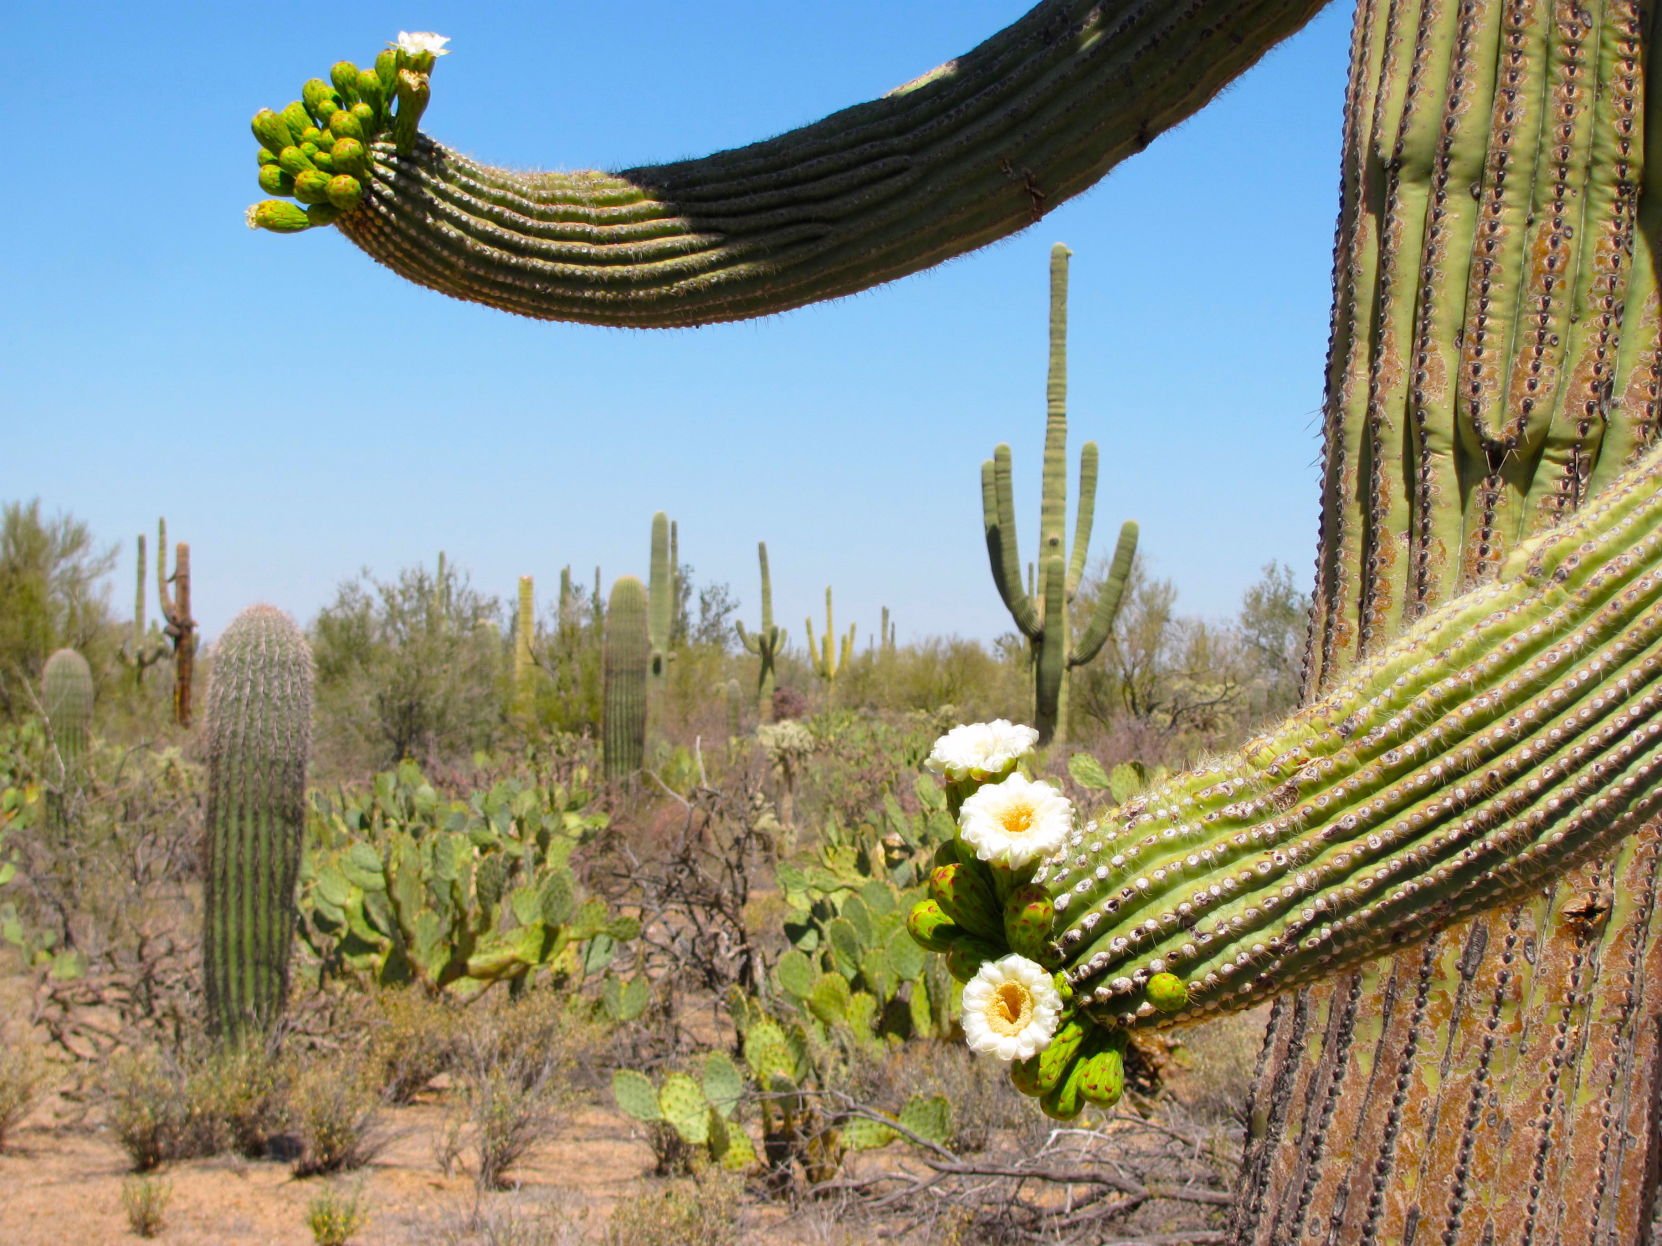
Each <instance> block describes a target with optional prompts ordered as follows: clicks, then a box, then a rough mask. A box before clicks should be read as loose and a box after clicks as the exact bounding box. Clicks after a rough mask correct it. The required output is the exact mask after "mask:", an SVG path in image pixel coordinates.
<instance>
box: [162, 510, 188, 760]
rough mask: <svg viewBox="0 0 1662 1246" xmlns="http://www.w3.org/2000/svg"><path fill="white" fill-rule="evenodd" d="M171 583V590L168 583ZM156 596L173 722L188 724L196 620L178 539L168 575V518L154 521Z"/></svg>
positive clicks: (184, 551)
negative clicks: (167, 651)
mask: <svg viewBox="0 0 1662 1246" xmlns="http://www.w3.org/2000/svg"><path fill="white" fill-rule="evenodd" d="M170 584H171V585H172V586H173V588H172V591H171V592H170V591H169V590H168V585H170ZM156 596H157V597H158V598H159V599H160V601H161V606H162V616H163V617H164V618H166V619H167V627H166V628H165V629H164V634H165V635H166V636H167V638H168V639H169V640H170V641H172V642H173V721H174V722H176V723H178V724H179V725H180V726H181V727H188V726H190V682H191V676H192V675H193V674H194V673H195V670H196V620H195V619H194V618H192V617H191V613H190V546H188V545H186V544H185V543H184V542H183V541H180V542H179V544H178V546H177V547H175V549H174V552H173V574H172V575H171V576H170V575H168V574H167V520H166V519H158V520H157V521H156Z"/></svg>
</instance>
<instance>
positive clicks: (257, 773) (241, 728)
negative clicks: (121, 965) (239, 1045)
mask: <svg viewBox="0 0 1662 1246" xmlns="http://www.w3.org/2000/svg"><path fill="white" fill-rule="evenodd" d="M207 718H208V722H207V735H208V813H207V853H206V862H207V878H206V882H205V886H204V894H205V901H206V904H205V907H206V914H205V927H204V937H203V969H204V974H205V976H206V985H207V991H206V994H207V1000H208V1016H209V1021H210V1024H211V1026H212V1028H213V1030H214V1032H215V1033H216V1034H217V1035H219V1036H220V1038H222V1039H224V1040H227V1041H237V1040H240V1039H241V1038H243V1037H245V1036H247V1035H251V1034H257V1033H260V1032H263V1031H266V1030H269V1029H270V1028H271V1026H272V1025H273V1024H274V1023H275V1022H276V1020H277V1018H278V1017H279V1016H280V1015H281V1013H282V1010H283V1001H284V998H285V996H286V995H287V993H288V967H289V955H290V950H291V947H292V944H293V941H294V924H295V910H294V885H295V878H296V875H297V873H298V871H299V866H300V845H301V835H302V831H303V829H304V826H305V818H306V762H307V758H308V754H309V752H310V747H311V723H312V658H311V651H310V650H309V649H308V648H307V646H306V640H305V637H304V636H302V635H301V634H300V629H299V628H298V627H296V626H295V625H294V621H293V620H292V619H290V618H289V617H288V615H286V614H284V613H283V612H282V611H281V610H278V609H275V608H274V607H272V606H251V607H249V608H248V609H247V610H244V611H243V612H242V613H241V614H239V615H238V616H237V617H236V618H235V619H234V620H232V622H231V625H230V626H229V627H227V628H226V629H225V634H224V635H223V636H222V637H221V638H220V641H219V644H218V645H217V646H215V650H214V668H213V678H212V680H211V682H210V684H209V687H208V714H207Z"/></svg>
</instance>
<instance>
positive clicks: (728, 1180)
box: [601, 1169, 743, 1246]
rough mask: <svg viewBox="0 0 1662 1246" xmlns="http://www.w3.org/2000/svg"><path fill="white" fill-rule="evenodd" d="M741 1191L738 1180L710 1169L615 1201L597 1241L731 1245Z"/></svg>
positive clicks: (619, 1245) (635, 1245)
mask: <svg viewBox="0 0 1662 1246" xmlns="http://www.w3.org/2000/svg"><path fill="white" fill-rule="evenodd" d="M742 1188H743V1183H742V1181H741V1180H740V1179H739V1178H737V1177H735V1176H733V1175H732V1174H729V1173H724V1172H721V1171H720V1170H719V1169H709V1170H706V1171H705V1172H704V1173H702V1174H701V1175H700V1176H699V1177H697V1178H696V1179H694V1180H691V1181H676V1182H673V1183H671V1184H668V1185H665V1186H664V1187H662V1189H661V1190H660V1191H658V1192H656V1193H654V1192H651V1191H649V1190H642V1191H641V1192H640V1193H639V1195H638V1196H636V1197H633V1198H624V1199H622V1200H621V1201H620V1202H619V1203H618V1205H617V1207H616V1209H615V1210H613V1212H612V1215H611V1219H609V1220H608V1221H607V1222H606V1229H605V1232H604V1234H603V1236H602V1238H601V1240H602V1242H604V1243H605V1246H685V1244H686V1243H688V1242H697V1243H699V1244H700V1246H733V1244H734V1243H737V1242H738V1240H739V1194H740V1191H741V1189H742Z"/></svg>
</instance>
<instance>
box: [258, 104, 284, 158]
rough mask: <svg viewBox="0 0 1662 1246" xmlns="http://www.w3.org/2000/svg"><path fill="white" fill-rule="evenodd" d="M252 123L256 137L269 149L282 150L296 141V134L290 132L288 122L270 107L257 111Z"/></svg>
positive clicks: (262, 145)
mask: <svg viewBox="0 0 1662 1246" xmlns="http://www.w3.org/2000/svg"><path fill="white" fill-rule="evenodd" d="M250 125H251V128H252V129H253V131H254V137H255V138H256V139H258V140H259V143H260V146H261V147H264V148H265V149H266V150H267V151H277V152H280V151H282V150H283V148H285V147H289V146H292V145H293V143H294V135H292V134H290V133H289V127H288V123H287V122H285V121H284V120H283V119H282V118H281V117H279V116H278V115H277V114H276V113H274V112H272V111H271V109H269V108H262V109H260V111H259V112H257V113H255V114H254V120H253V121H252V122H251V123H250Z"/></svg>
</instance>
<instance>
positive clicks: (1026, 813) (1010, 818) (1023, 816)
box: [1001, 805, 1033, 835]
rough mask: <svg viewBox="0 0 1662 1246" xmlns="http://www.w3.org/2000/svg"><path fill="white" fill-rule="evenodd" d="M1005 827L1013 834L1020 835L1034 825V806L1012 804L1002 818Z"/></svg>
mask: <svg viewBox="0 0 1662 1246" xmlns="http://www.w3.org/2000/svg"><path fill="white" fill-rule="evenodd" d="M1001 821H1002V822H1003V823H1004V829H1005V830H1006V831H1007V832H1008V833H1009V834H1011V835H1020V834H1022V833H1023V832H1024V831H1028V830H1031V829H1032V827H1033V806H1032V805H1012V806H1010V808H1008V809H1006V810H1005V811H1004V817H1003V818H1002V819H1001Z"/></svg>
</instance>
